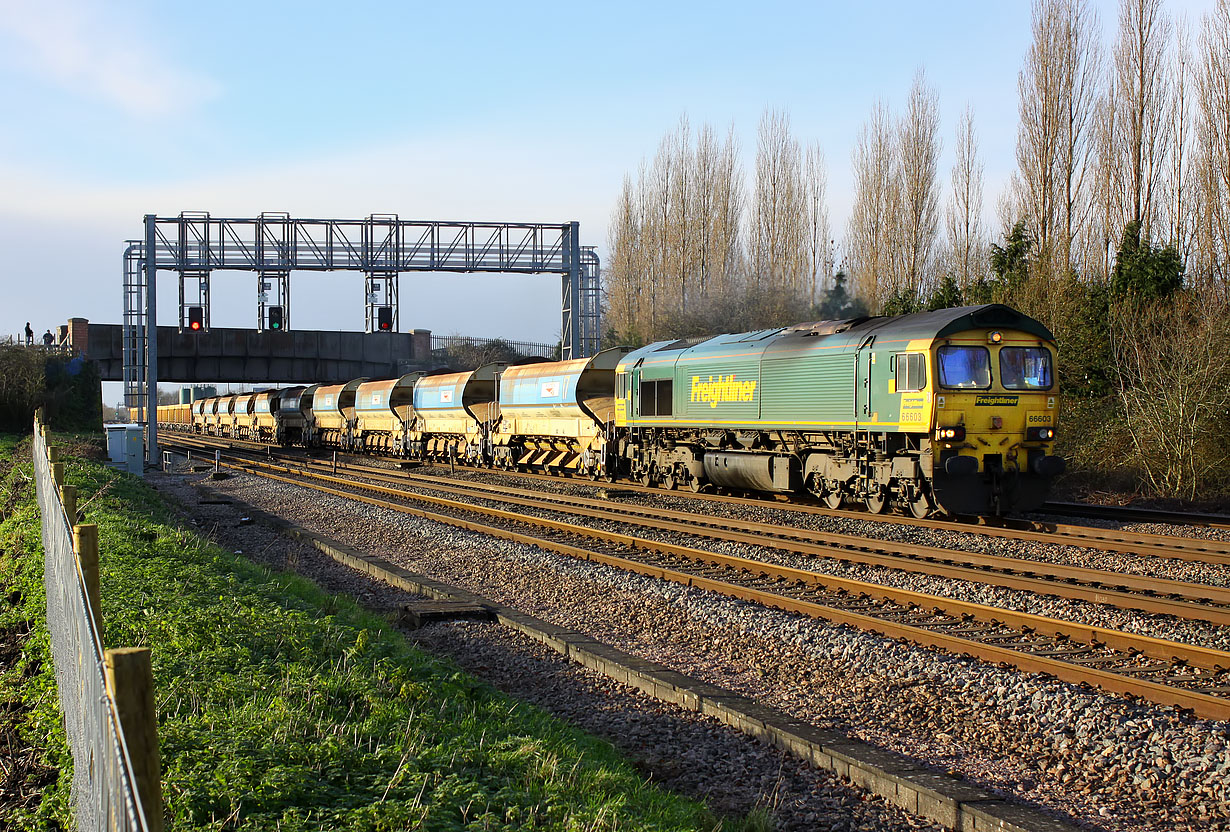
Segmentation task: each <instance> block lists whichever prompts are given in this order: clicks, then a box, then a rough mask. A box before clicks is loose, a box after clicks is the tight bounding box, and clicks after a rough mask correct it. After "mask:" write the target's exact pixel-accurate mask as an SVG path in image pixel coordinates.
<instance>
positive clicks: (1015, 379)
mask: <svg viewBox="0 0 1230 832" xmlns="http://www.w3.org/2000/svg"><path fill="white" fill-rule="evenodd" d="M1054 367H1055V340H1054V337H1053V336H1052V335H1051V333H1050V332H1049V331H1048V330H1047V328H1046V327H1045V326H1043V325H1042V324H1041V323H1039V322H1038V321H1035V320H1033V319H1032V318H1029V317H1027V316H1025V315H1023V314H1021V313H1019V312H1017V311H1015V310H1013V309H1011V308H1009V307H1007V306H1003V305H1000V304H988V305H983V306H969V307H963V308H957V309H944V310H940V311H936V312H923V313H918V314H913V315H902V316H899V317H862V318H853V319H849V320H841V321H817V322H812V323H804V324H798V325H796V326H790V327H785V328H778V329H766V330H761V331H757V332H743V333H738V334H733V335H718V336H715V337H712V338H705V339H685V340H676V341H662V342H659V343H654V344H650V345H648V346H645V347H642V348H640V349H635V350H632V349H627V348H614V349H608V350H605V351H603V352H600V353H598V354H597V355H594V356H591V357H589V358H579V359H575V360H572V361H542V360H540V361H532V362H527V363H523V364H516V365H507V364H487V365H485V366H482V367H478V368H476V369H474V370H470V371H466V372H459V373H458V372H439V373H411V374H409V375H405V376H402V377H400V378H395V379H380V380H370V379H366V378H360V379H355V380H353V381H350V382H348V383H346V384H331V385H324V384H313V385H307V386H300V387H289V388H285V389H281V390H267V391H264V392H259V393H244V394H237V395H230V396H216V397H212V398H207V399H202V400H199V401H197V402H194V403H192V404H190V405H172V406H168V407H162V408H159V413H158V420H159V424H160V426H162V427H163V428H168V429H173V430H182V431H190V432H193V433H199V434H209V435H214V436H229V437H235V438H239V439H246V440H253V441H258V442H265V443H272V444H279V445H298V446H305V447H309V448H314V447H330V448H336V449H340V450H343V451H350V452H358V453H378V454H384V455H390V456H394V457H404V458H410V459H420V460H456V461H460V462H467V463H471V464H476V465H483V466H489V467H494V468H501V469H508V470H514V469H515V470H538V471H545V472H550V473H556V474H565V475H574V476H587V477H591V478H593V479H604V480H607V481H614V480H617V479H633V480H637V481H639V482H641V483H643V484H645V485H658V486H661V487H664V488H668V489H674V488H689V489H691V490H692V491H697V492H699V491H703V490H709V489H730V490H748V491H766V492H786V493H788V492H805V493H810V494H812V495H814V496H816V497H818V498H819V499H820V500H821V501H823V502H824V503H825V504H826V505H828V506H830V507H832V508H837V507H838V506H840V505H842V504H843V503H861V504H862V505H864V506H865V507H866V508H867V509H868V510H869V511H871V512H874V513H880V512H883V511H886V510H888V509H890V508H891V509H894V510H897V511H900V512H902V513H909V514H913V515H914V516H916V517H925V516H927V515H929V514H932V513H946V514H953V515H955V514H967V515H1003V514H1006V513H1008V512H1011V511H1028V510H1030V509H1034V508H1037V507H1038V506H1039V505H1041V503H1042V502H1043V501H1044V500H1045V498H1046V494H1047V491H1048V490H1049V486H1050V483H1051V481H1052V480H1053V479H1054V478H1055V477H1056V476H1057V475H1058V474H1060V473H1062V472H1063V470H1064V461H1063V459H1062V458H1060V457H1058V456H1055V455H1054V454H1053V453H1052V449H1053V446H1054V440H1055V431H1056V428H1057V414H1058V410H1059V402H1058V396H1057V391H1056V385H1055V370H1054Z"/></svg>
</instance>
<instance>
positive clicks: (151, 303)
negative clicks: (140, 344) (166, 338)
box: [145, 214, 159, 465]
mask: <svg viewBox="0 0 1230 832" xmlns="http://www.w3.org/2000/svg"><path fill="white" fill-rule="evenodd" d="M157 219H158V218H157V217H156V216H154V215H153V214H146V215H145V332H146V336H145V372H146V379H145V442H146V445H145V447H146V456H145V458H146V460H147V461H148V462H149V464H150V465H157V464H158V456H159V454H158V247H157V245H158V224H157Z"/></svg>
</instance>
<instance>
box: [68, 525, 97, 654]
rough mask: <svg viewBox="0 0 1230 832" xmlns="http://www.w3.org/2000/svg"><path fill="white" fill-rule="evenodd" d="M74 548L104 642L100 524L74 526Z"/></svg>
mask: <svg viewBox="0 0 1230 832" xmlns="http://www.w3.org/2000/svg"><path fill="white" fill-rule="evenodd" d="M73 549H75V550H76V551H77V560H79V561H80V562H81V577H82V578H84V579H85V597H86V598H87V599H88V600H89V602H90V612H91V613H92V614H93V616H94V629H96V630H97V631H98V640H99V642H100V643H101V642H102V636H103V621H102V593H101V592H100V591H99V585H98V526H96V525H94V524H93V523H83V524H81V525H80V526H73Z"/></svg>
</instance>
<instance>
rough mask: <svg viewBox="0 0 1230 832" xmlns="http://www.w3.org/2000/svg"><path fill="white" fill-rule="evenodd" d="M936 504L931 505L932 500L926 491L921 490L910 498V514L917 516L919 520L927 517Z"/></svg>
mask: <svg viewBox="0 0 1230 832" xmlns="http://www.w3.org/2000/svg"><path fill="white" fill-rule="evenodd" d="M934 508H935V506H933V505H931V500H930V499H929V498H928V497H927V493H926V492H925V491H921V490H920V491H919V492H918V495H917V496H916V497H915V498H914V499H912V500H910V514H912V515H914V516H915V517H917V518H918V519H919V520H922V519H923V518H925V517H926V516H927V515H928V514H930V513H931V511H932V509H934Z"/></svg>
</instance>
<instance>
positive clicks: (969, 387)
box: [612, 304, 1064, 517]
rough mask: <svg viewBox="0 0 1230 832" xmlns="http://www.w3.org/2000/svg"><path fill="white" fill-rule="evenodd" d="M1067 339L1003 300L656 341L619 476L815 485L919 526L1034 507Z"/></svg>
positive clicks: (618, 412)
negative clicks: (943, 517)
mask: <svg viewBox="0 0 1230 832" xmlns="http://www.w3.org/2000/svg"><path fill="white" fill-rule="evenodd" d="M1054 364H1055V343H1054V337H1053V336H1052V335H1051V333H1050V332H1049V331H1048V330H1047V329H1046V327H1044V326H1043V325H1042V324H1040V323H1039V322H1037V321H1035V320H1033V319H1032V318H1029V317H1027V316H1025V315H1022V314H1020V313H1019V312H1016V311H1015V310H1013V309H1010V308H1009V307H1007V306H1002V305H999V304H990V305H985V306H971V307H963V308H959V309H944V310H940V311H936V312H924V313H919V314H915V315H903V316H900V317H895V318H855V319H851V320H845V321H820V322H816V323H808V324H799V325H797V326H792V327H787V328H785V329H771V330H762V331H759V332H745V333H740V334H735V335H719V336H717V337H714V338H709V339H706V340H703V341H699V342H696V341H668V342H661V343H656V344H651V345H649V346H647V347H644V348H642V349H639V350H636V351H635V352H632V353H630V354H628V355H627V356H625V357H624V358H623V360H622V361H621V362H620V363H619V366H618V368H617V370H616V390H615V394H616V401H615V429H614V431H613V432H612V438H613V439H614V443H613V444H614V445H615V447H614V448H612V451H613V453H615V454H616V455H617V456H618V462H617V463H616V464H615V465H614V466H613V467H615V468H617V469H620V470H622V471H626V472H628V473H630V474H631V475H632V476H634V477H636V478H639V479H640V480H641V481H642V482H644V483H654V482H658V483H661V484H664V485H666V486H668V487H674V486H676V485H687V486H690V487H691V488H692V489H694V490H697V491H699V490H701V489H702V488H705V487H706V486H718V487H727V488H732V489H752V490H760V491H781V492H786V491H800V490H804V489H805V490H807V491H810V492H811V493H813V494H815V495H817V496H819V497H820V498H821V499H823V500H824V502H825V503H826V504H828V505H829V506H831V507H834V508H836V507H837V506H839V505H841V504H842V503H843V502H847V501H851V502H853V501H861V502H862V503H864V504H865V505H866V506H867V508H868V509H869V510H871V511H873V512H877V513H878V512H882V511H884V510H886V509H887V508H888V507H890V506H893V507H896V508H898V509H899V510H902V511H906V512H910V513H912V514H914V515H915V516H918V517H922V516H926V515H927V514H929V513H931V512H933V511H935V510H936V509H940V510H943V511H945V512H947V513H950V514H978V515H1001V514H1006V513H1008V512H1009V511H1028V510H1030V509H1034V508H1037V507H1038V506H1039V505H1040V504H1041V503H1042V502H1043V501H1044V499H1045V497H1046V493H1047V491H1048V488H1049V484H1050V481H1051V479H1053V478H1054V477H1055V476H1056V475H1057V474H1059V473H1062V471H1063V468H1064V465H1063V460H1062V459H1060V458H1058V457H1056V456H1053V455H1052V454H1051V449H1052V445H1053V442H1054V438H1055V428H1056V415H1057V413H1058V398H1057V394H1056V390H1055V377H1054V375H1055V374H1054Z"/></svg>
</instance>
